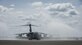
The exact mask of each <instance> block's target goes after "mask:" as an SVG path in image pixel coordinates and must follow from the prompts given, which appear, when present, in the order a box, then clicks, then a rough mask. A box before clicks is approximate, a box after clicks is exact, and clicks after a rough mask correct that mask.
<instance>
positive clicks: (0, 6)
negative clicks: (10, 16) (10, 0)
mask: <svg viewBox="0 0 82 45" xmlns="http://www.w3.org/2000/svg"><path fill="white" fill-rule="evenodd" d="M13 9H14V8H8V7H5V6H3V5H0V12H7V11H11V10H13Z"/></svg>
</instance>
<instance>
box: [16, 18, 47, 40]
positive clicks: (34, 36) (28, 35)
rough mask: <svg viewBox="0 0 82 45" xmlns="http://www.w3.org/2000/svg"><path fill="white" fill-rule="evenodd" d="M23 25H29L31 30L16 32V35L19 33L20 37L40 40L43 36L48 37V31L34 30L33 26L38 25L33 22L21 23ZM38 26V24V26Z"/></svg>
mask: <svg viewBox="0 0 82 45" xmlns="http://www.w3.org/2000/svg"><path fill="white" fill-rule="evenodd" d="M26 20H33V19H26ZM21 26H28V27H29V32H28V33H19V34H16V35H18V37H19V38H28V39H29V40H32V39H36V40H40V39H43V38H48V37H47V34H46V33H42V32H33V31H32V26H36V25H32V24H31V23H29V24H26V25H21ZM36 27H38V26H36ZM24 35H25V36H24ZM23 36H24V37H23Z"/></svg>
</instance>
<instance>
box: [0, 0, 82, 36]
mask: <svg viewBox="0 0 82 45" xmlns="http://www.w3.org/2000/svg"><path fill="white" fill-rule="evenodd" d="M81 12H82V1H81V0H0V37H7V36H12V35H14V34H16V33H23V32H28V29H29V28H28V27H23V26H20V25H24V24H27V23H32V24H34V25H38V26H39V27H33V31H38V32H44V33H47V34H51V35H53V36H54V37H73V36H74V37H81V36H82V33H81V32H82V28H81V27H82V24H81V23H82V20H81V19H82V13H81ZM2 34H3V35H2Z"/></svg>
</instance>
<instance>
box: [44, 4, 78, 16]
mask: <svg viewBox="0 0 82 45" xmlns="http://www.w3.org/2000/svg"><path fill="white" fill-rule="evenodd" d="M45 9H47V10H48V11H49V12H50V14H53V15H59V14H61V13H62V15H64V16H72V15H78V13H77V10H76V9H75V7H74V6H73V5H72V4H71V3H58V4H51V5H49V6H47V7H46V8H45Z"/></svg>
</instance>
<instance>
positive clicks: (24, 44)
mask: <svg viewBox="0 0 82 45" xmlns="http://www.w3.org/2000/svg"><path fill="white" fill-rule="evenodd" d="M0 45H82V40H53V41H52V40H50V41H49V40H30V41H29V40H0Z"/></svg>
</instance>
